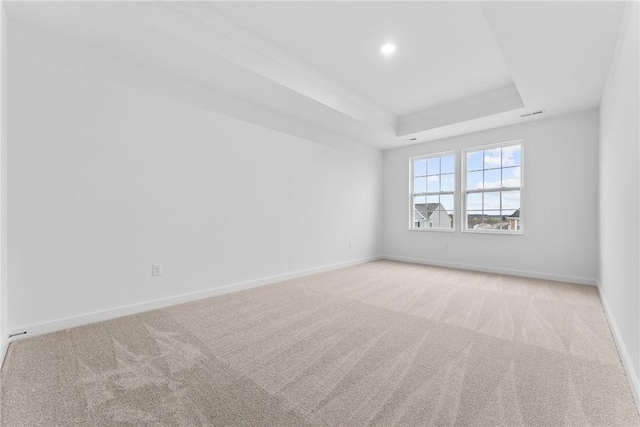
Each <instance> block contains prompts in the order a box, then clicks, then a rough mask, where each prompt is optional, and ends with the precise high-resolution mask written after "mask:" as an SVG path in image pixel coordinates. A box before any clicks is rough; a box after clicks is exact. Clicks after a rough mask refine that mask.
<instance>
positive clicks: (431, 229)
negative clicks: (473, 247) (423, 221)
mask: <svg viewBox="0 0 640 427" xmlns="http://www.w3.org/2000/svg"><path fill="white" fill-rule="evenodd" d="M409 231H421V232H425V231H426V232H436V233H453V232H455V231H456V230H455V228H427V227H423V228H409Z"/></svg>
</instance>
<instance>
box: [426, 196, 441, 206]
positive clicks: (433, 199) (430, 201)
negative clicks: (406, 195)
mask: <svg viewBox="0 0 640 427" xmlns="http://www.w3.org/2000/svg"><path fill="white" fill-rule="evenodd" d="M434 203H435V204H438V203H440V196H427V204H429V205H432V204H434Z"/></svg>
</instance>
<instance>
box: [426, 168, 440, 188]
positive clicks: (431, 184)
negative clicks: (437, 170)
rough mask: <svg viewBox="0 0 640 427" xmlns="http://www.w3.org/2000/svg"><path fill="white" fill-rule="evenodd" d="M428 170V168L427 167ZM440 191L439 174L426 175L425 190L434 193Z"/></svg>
mask: <svg viewBox="0 0 640 427" xmlns="http://www.w3.org/2000/svg"><path fill="white" fill-rule="evenodd" d="M427 171H428V169H427ZM438 191H440V175H431V176H428V177H427V192H429V193H432V192H433V193H436V192H438Z"/></svg>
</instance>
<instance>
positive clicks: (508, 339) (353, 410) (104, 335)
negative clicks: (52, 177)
mask: <svg viewBox="0 0 640 427" xmlns="http://www.w3.org/2000/svg"><path fill="white" fill-rule="evenodd" d="M0 386H1V388H2V390H1V398H2V405H1V410H2V412H1V416H2V420H1V421H2V425H3V426H18V425H19V426H57V425H65V426H67V425H90V426H98V425H131V426H134V425H135V426H138V425H185V426H192V425H194V426H195V425H252V426H257V425H266V426H276V425H278V426H280V425H301V426H303V425H348V426H358V425H365V424H366V425H369V424H373V425H384V426H387V425H461V426H462V425H485V426H496V425H502V426H516V425H537V426H556V425H599V426H614V425H620V426H633V425H640V421H639V418H638V413H637V410H636V408H635V406H634V402H633V399H632V396H631V393H630V390H629V386H628V384H627V380H626V378H625V374H624V371H623V368H622V365H621V362H620V359H619V357H618V354H617V352H616V347H615V345H614V342H613V338H612V336H611V332H610V330H609V326H608V324H607V321H606V318H605V316H604V313H603V310H602V306H601V304H600V300H599V297H598V293H597V290H596V288H594V287H589V286H581V285H572V284H567V283H557V282H553V283H552V282H547V281H543V280H533V279H522V278H517V277H510V276H499V275H492V274H482V273H473V272H467V271H461V270H453V269H445V268H436V267H428V266H420V265H413V264H404V263H399V262H392V261H378V262H373V263H368V264H363V265H359V266H355V267H350V268H346V269H342V270H337V271H332V272H328V273H324V274H318V275H315V276H310V277H305V278H301V279H296V280H291V281H288V282H283V283H279V284H275V285H270V286H265V287H261V288H256V289H252V290H249V291H244V292H238V293H233V294H229V295H224V296H220V297H215V298H209V299H206V300H200V301H197V302H193V303H188V304H182V305H179V306H173V307H170V308H166V309H161V310H156V311H151V312H147V313H143V314H140V315H135V316H129V317H124V318H119V319H115V320H111V321H107V322H101V323H96V324H92V325H89V326H85V327H80V328H75V329H70V330H66V331H63V332H58V333H54V334H49V335H43V336H39V337H34V338H30V339H25V340H21V341H17V342H15V343H13V344H12V345H11V347H10V349H9V353H8V355H7V360H6V363H5V366H4V368H3V370H2V375H1V377H0Z"/></svg>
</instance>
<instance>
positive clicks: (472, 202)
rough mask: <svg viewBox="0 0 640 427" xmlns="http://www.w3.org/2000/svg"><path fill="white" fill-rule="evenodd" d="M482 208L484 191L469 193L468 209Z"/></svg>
mask: <svg viewBox="0 0 640 427" xmlns="http://www.w3.org/2000/svg"><path fill="white" fill-rule="evenodd" d="M481 210H482V193H471V194H467V211H481Z"/></svg>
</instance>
